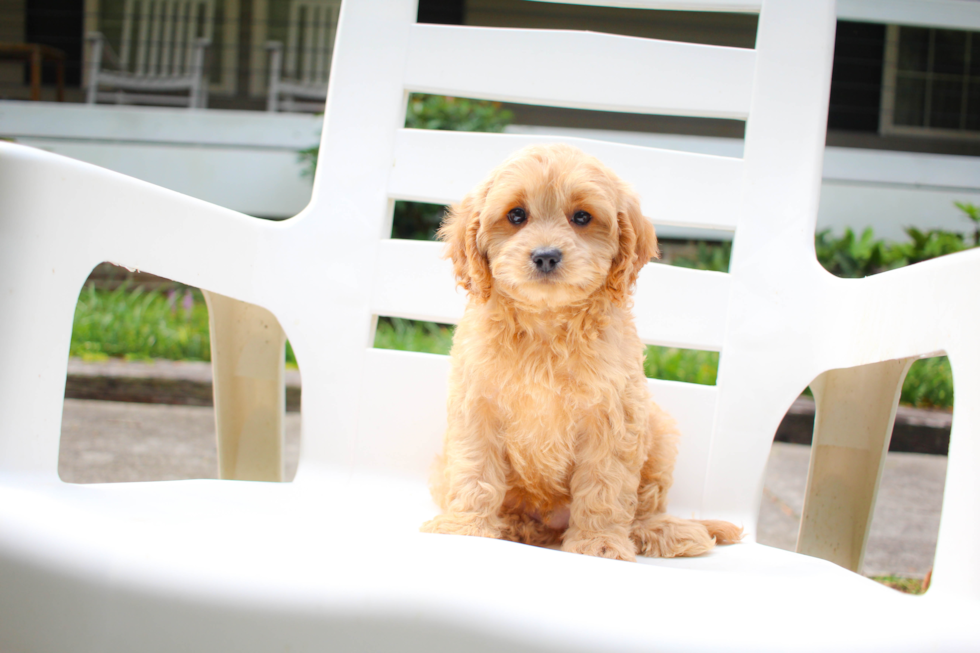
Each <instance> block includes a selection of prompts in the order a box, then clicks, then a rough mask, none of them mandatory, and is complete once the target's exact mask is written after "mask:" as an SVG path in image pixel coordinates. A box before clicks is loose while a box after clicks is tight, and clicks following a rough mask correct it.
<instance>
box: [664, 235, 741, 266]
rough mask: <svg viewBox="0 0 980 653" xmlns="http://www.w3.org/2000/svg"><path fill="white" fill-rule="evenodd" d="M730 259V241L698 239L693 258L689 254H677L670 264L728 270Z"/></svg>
mask: <svg viewBox="0 0 980 653" xmlns="http://www.w3.org/2000/svg"><path fill="white" fill-rule="evenodd" d="M731 259H732V244H731V242H712V241H705V240H699V241H698V242H697V249H696V250H695V253H694V257H693V258H692V257H690V256H678V257H677V258H675V259H674V260H673V262H672V265H676V266H678V267H682V268H693V269H695V270H711V271H714V272H728V265H729V263H730V262H731Z"/></svg>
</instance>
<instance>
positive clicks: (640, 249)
mask: <svg viewBox="0 0 980 653" xmlns="http://www.w3.org/2000/svg"><path fill="white" fill-rule="evenodd" d="M619 199H620V202H619V207H618V212H617V214H616V221H617V222H618V224H619V252H617V254H616V257H615V258H614V259H613V262H612V267H611V268H610V270H609V277H608V280H607V282H606V283H607V285H608V287H609V289H610V290H611V291H612V293H613V297H614V301H616V303H618V304H623V303H625V302H626V301H627V298H628V296H629V294H630V292H631V291H632V289H633V286H634V285H636V279H637V277H639V276H640V270H641V269H642V268H643V266H644V265H646V264H647V263H649V262H650V260H651V259H655V258H660V248H659V247H657V232H656V231H655V230H654V228H653V223H652V222H650V221H649V220H648V219H646V218H645V217H643V214H642V213H641V212H640V198H639V197H637V195H636V193H635V192H633V190H632V189H631V188H629V187H626V186H625V185H624V187H623V188H621V189H620V193H619Z"/></svg>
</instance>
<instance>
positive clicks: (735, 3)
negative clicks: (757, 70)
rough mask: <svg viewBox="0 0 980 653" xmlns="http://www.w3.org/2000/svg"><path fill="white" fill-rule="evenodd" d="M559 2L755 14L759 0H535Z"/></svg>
mask: <svg viewBox="0 0 980 653" xmlns="http://www.w3.org/2000/svg"><path fill="white" fill-rule="evenodd" d="M535 1H536V2H560V3H561V4H569V5H592V6H596V7H622V8H630V9H662V10H667V11H713V12H723V13H740V14H757V13H759V11H760V10H761V9H762V2H761V0H535Z"/></svg>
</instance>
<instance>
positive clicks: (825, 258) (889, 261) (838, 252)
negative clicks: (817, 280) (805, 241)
mask: <svg viewBox="0 0 980 653" xmlns="http://www.w3.org/2000/svg"><path fill="white" fill-rule="evenodd" d="M905 233H906V234H907V235H908V237H909V241H908V242H903V243H888V242H885V241H884V240H880V239H876V238H875V237H874V232H873V231H872V230H871V228H870V227H869V228H867V229H865V230H864V231H863V232H862V233H861V237H860V238H858V237H856V236H855V235H854V232H853V231H851V230H850V229H845V230H844V235H843V236H842V237H840V238H835V237H834V236H833V235H831V233H830V230H829V229H827V230H825V231H821V232H820V233H818V234H817V237H816V242H815V245H816V250H817V260H818V261H820V264H821V265H822V266H823V267H824V268H826V270H827V271H828V272H830V273H832V274H835V275H837V276H838V277H846V278H862V277H867V276H871V275H872V274H878V273H879V272H885V271H887V270H892V269H895V268H899V267H902V266H905V265H912V264H914V263H921V262H922V261H927V260H929V259H932V258H936V257H937V256H945V255H947V254H955V253H956V252H961V251H963V250H964V249H969V248H970V247H971V245H970V244H969V243H967V242H966V240H965V239H964V237H963V234H959V233H956V232H955V231H945V230H942V229H930V230H929V231H921V230H919V229H916V228H915V227H907V228H906V229H905Z"/></svg>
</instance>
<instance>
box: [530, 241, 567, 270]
mask: <svg viewBox="0 0 980 653" xmlns="http://www.w3.org/2000/svg"><path fill="white" fill-rule="evenodd" d="M531 261H532V262H533V263H534V267H535V268H537V270H538V272H543V273H544V274H550V273H551V272H554V271H555V268H557V267H558V264H559V263H561V250H560V249H558V248H557V247H539V248H537V249H536V250H534V251H533V252H531Z"/></svg>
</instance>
